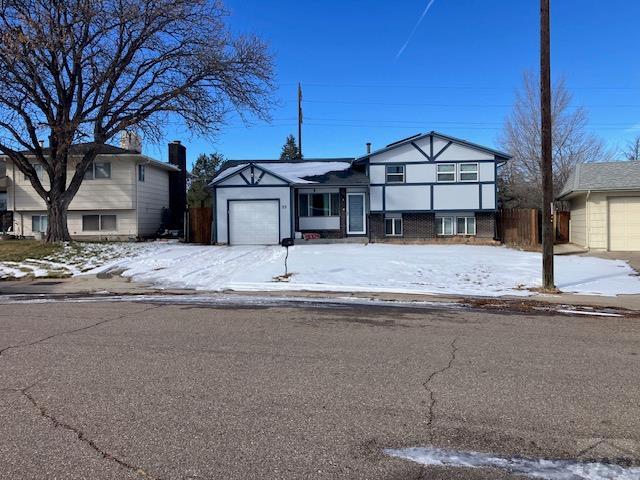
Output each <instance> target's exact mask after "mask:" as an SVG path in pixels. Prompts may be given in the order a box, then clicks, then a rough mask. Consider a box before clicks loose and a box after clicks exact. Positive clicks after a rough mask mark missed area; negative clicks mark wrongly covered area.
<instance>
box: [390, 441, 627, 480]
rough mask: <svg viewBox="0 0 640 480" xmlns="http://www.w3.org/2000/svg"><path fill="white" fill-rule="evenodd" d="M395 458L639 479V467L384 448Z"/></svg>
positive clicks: (605, 479)
mask: <svg viewBox="0 0 640 480" xmlns="http://www.w3.org/2000/svg"><path fill="white" fill-rule="evenodd" d="M384 453H386V454H387V455H390V456H392V457H398V458H403V459H405V460H412V461H414V462H417V463H420V464H423V465H433V466H444V467H458V468H497V469H500V470H504V471H507V472H509V473H514V474H520V475H525V476H528V477H531V478H544V479H546V480H612V479H616V480H640V468H626V467H622V466H620V465H612V464H605V463H598V462H577V461H572V460H545V459H535V458H502V457H496V456H493V455H490V454H487V453H479V452H464V451H456V450H448V449H442V448H402V449H385V450H384Z"/></svg>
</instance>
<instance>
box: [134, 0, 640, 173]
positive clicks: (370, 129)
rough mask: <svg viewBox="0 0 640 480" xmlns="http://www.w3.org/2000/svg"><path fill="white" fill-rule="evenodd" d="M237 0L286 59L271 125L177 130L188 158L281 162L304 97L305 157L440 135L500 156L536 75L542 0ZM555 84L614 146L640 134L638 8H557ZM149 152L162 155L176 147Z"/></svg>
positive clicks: (242, 24) (619, 1)
mask: <svg viewBox="0 0 640 480" xmlns="http://www.w3.org/2000/svg"><path fill="white" fill-rule="evenodd" d="M428 3H429V0H401V1H397V2H388V1H380V0H370V1H364V0H362V1H347V0H343V1H337V0H325V1H322V2H320V1H300V0H297V1H296V0H279V1H264V0H227V1H226V6H227V8H228V10H229V11H230V13H231V15H230V17H229V19H228V21H229V25H230V27H231V29H232V30H233V31H235V32H252V33H256V34H258V35H260V36H261V37H262V38H264V39H265V40H266V41H267V42H268V43H269V45H270V46H271V49H272V51H273V53H274V54H275V70H276V75H277V78H276V84H277V86H278V90H277V92H276V99H277V100H278V101H279V104H280V105H279V106H278V107H277V108H275V109H274V110H273V111H272V112H271V115H272V117H273V120H272V122H271V123H270V124H269V123H265V122H262V121H257V120H254V121H253V122H252V125H250V126H246V125H244V124H243V123H242V122H241V121H240V120H239V119H238V118H235V117H231V118H229V121H228V124H227V125H225V126H223V127H222V131H221V133H220V134H219V135H218V136H217V137H216V139H215V140H214V141H211V140H203V139H198V138H188V135H187V134H185V132H178V131H175V132H167V136H168V140H172V139H174V137H175V138H179V139H181V140H182V141H183V142H184V143H186V145H187V152H188V158H189V161H193V160H194V159H195V158H196V157H197V155H198V154H200V153H212V152H216V151H217V152H220V153H222V154H223V155H224V156H225V157H227V158H231V159H248V158H277V157H278V155H279V153H280V149H281V147H282V144H283V143H284V140H285V137H286V136H287V134H289V133H292V134H297V123H296V115H297V113H296V85H297V82H298V81H300V82H302V87H303V92H304V116H305V122H304V129H303V153H304V155H305V157H307V158H312V157H332V156H356V155H360V154H362V153H363V152H364V149H365V143H366V142H368V141H370V142H372V144H373V148H374V149H375V148H381V147H383V146H384V145H386V144H388V143H390V142H392V141H395V140H397V139H400V138H403V137H406V136H409V135H412V134H414V133H418V132H426V131H430V130H439V131H442V132H444V133H448V134H450V135H453V136H458V137H461V138H465V139H467V140H470V141H473V142H477V143H481V144H485V145H487V146H497V145H498V142H497V138H498V136H499V134H500V129H501V125H502V123H503V121H504V118H505V116H506V115H507V114H508V112H509V111H510V105H511V104H512V102H513V98H514V92H515V90H516V88H517V87H518V86H519V85H520V83H521V78H522V72H523V71H524V70H526V69H532V70H537V68H538V65H539V60H538V39H539V33H538V32H539V31H538V28H539V27H538V13H539V12H538V0H484V1H480V0H434V1H433V4H432V6H431V8H430V9H429V11H428V12H427V14H426V15H425V16H424V19H423V21H422V22H421V24H420V25H419V26H418V28H417V29H416V30H415V34H414V35H413V37H412V38H411V41H410V42H409V44H408V45H407V47H406V48H405V49H404V51H403V53H402V55H400V56H399V57H397V54H398V52H399V50H400V49H401V47H402V46H403V44H404V43H405V42H406V41H407V38H408V37H409V35H410V33H411V31H412V30H413V28H414V26H415V25H416V22H417V21H418V19H419V18H420V16H421V15H422V13H423V11H424V10H425V7H426V6H427V4H428ZM551 3H552V76H553V77H554V78H555V77H559V76H564V77H565V79H566V82H567V85H568V86H569V88H570V89H571V90H572V91H573V93H574V104H575V105H584V106H585V107H587V109H588V111H589V113H590V122H591V123H590V129H592V130H593V131H594V132H596V133H597V134H599V135H601V136H602V137H603V138H604V139H605V141H606V142H607V143H608V144H609V145H610V146H611V147H616V146H624V144H625V143H626V141H627V140H629V139H630V138H631V137H633V136H634V135H637V134H640V56H639V54H638V52H640V37H639V36H638V34H637V19H638V18H640V2H636V1H631V0H609V1H607V2H601V1H596V0H552V2H551ZM146 151H147V153H149V154H151V155H153V156H155V157H158V158H162V159H165V158H166V147H165V146H162V147H152V146H148V147H147V149H146Z"/></svg>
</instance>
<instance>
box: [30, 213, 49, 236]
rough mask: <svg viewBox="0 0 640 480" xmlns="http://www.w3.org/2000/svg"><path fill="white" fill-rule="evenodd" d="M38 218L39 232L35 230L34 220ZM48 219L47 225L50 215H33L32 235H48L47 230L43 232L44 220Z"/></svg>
mask: <svg viewBox="0 0 640 480" xmlns="http://www.w3.org/2000/svg"><path fill="white" fill-rule="evenodd" d="M34 217H38V230H33V219H34ZM43 218H46V219H47V225H48V224H49V215H31V232H32V233H47V230H46V229H45V230H44V231H43V230H42V219H43Z"/></svg>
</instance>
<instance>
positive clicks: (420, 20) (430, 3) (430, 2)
mask: <svg viewBox="0 0 640 480" xmlns="http://www.w3.org/2000/svg"><path fill="white" fill-rule="evenodd" d="M435 1H436V0H429V3H427V7H426V8H425V9H424V11H423V12H422V15H420V18H419V19H418V21H417V22H416V24H415V26H414V27H413V30H411V33H410V34H409V38H407V41H406V42H404V45H402V47H401V48H400V50H398V53H397V54H396V60H397V59H398V58H400V55H402V53H403V52H404V51H405V49H406V48H407V47H408V46H409V42H411V39H412V38H413V36H414V35H415V33H416V30H418V27H419V26H420V24H421V23H422V20H423V19H424V17H425V16H426V15H427V12H428V11H429V9H430V8H431V5H433V2H435Z"/></svg>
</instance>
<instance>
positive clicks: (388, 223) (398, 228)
mask: <svg viewBox="0 0 640 480" xmlns="http://www.w3.org/2000/svg"><path fill="white" fill-rule="evenodd" d="M384 234H385V235H386V236H387V237H400V236H402V216H399V217H385V219H384Z"/></svg>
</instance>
